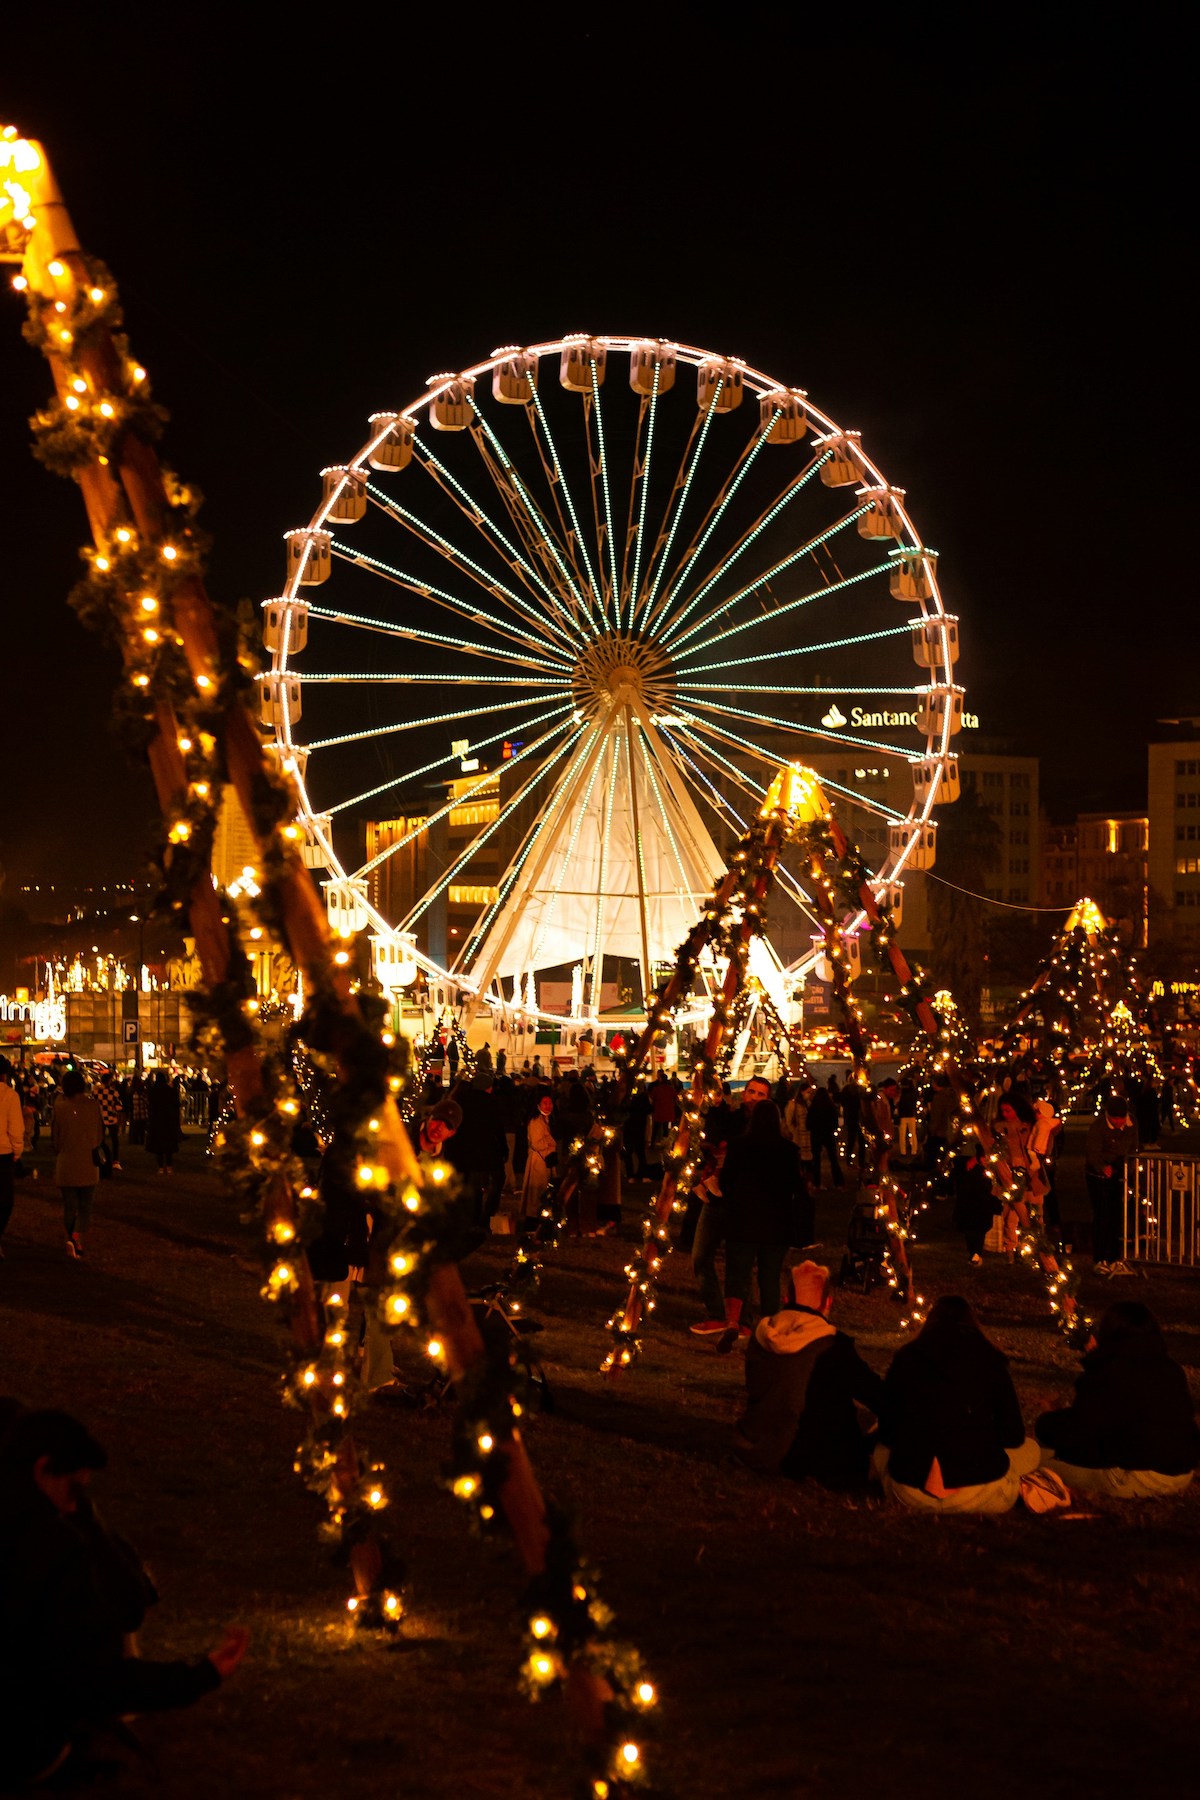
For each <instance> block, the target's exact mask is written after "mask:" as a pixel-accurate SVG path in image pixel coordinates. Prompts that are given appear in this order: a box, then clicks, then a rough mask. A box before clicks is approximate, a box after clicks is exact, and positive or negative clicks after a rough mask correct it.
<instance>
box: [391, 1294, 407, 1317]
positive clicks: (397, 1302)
mask: <svg viewBox="0 0 1200 1800" xmlns="http://www.w3.org/2000/svg"><path fill="white" fill-rule="evenodd" d="M387 1309H388V1311H389V1312H390V1313H391V1314H392V1316H393V1318H396V1319H402V1318H403V1317H404V1315H405V1313H406V1312H407V1311H408V1296H407V1295H406V1294H393V1295H392V1296H391V1298H390V1299H389V1301H388V1303H387Z"/></svg>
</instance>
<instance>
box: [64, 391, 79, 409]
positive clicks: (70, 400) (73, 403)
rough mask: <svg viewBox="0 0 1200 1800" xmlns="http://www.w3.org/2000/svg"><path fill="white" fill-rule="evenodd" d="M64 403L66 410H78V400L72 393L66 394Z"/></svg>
mask: <svg viewBox="0 0 1200 1800" xmlns="http://www.w3.org/2000/svg"><path fill="white" fill-rule="evenodd" d="M64 404H65V406H66V409H67V411H68V412H78V410H79V402H78V400H77V399H76V398H75V396H74V394H68V395H67V398H66V400H65V402H64Z"/></svg>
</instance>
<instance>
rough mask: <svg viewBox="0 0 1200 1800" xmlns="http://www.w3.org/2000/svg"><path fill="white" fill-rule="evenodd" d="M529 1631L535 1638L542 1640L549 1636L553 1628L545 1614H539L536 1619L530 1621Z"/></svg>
mask: <svg viewBox="0 0 1200 1800" xmlns="http://www.w3.org/2000/svg"><path fill="white" fill-rule="evenodd" d="M529 1629H530V1631H532V1633H533V1635H534V1637H535V1638H544V1637H549V1636H550V1633H551V1632H552V1631H553V1630H554V1627H553V1625H552V1624H551V1623H550V1620H549V1619H548V1618H547V1617H546V1615H545V1613H539V1614H538V1616H537V1618H536V1619H530V1621H529Z"/></svg>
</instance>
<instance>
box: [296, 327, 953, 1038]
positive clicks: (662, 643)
mask: <svg viewBox="0 0 1200 1800" xmlns="http://www.w3.org/2000/svg"><path fill="white" fill-rule="evenodd" d="M369 427H370V429H369V436H368V438H367V440H366V442H365V443H364V444H363V445H362V446H361V447H360V448H359V450H358V451H357V452H356V453H355V454H354V455H353V456H352V457H350V458H349V459H348V460H347V461H345V462H344V463H339V464H337V465H336V466H333V467H330V468H327V469H325V470H323V471H322V495H321V501H320V504H319V505H318V506H317V508H316V510H315V512H314V513H313V515H312V517H311V518H310V520H309V522H308V524H307V526H305V527H304V528H302V529H298V530H294V531H290V532H288V533H287V536H286V583H285V586H284V588H283V591H282V593H281V594H280V595H279V596H278V597H277V598H274V599H271V600H268V601H266V602H265V603H264V641H265V644H266V646H267V649H268V650H269V652H270V657H271V666H270V670H269V672H267V673H266V674H265V675H264V676H263V677H262V680H261V708H262V717H263V721H264V723H265V724H266V725H267V727H268V728H269V729H270V730H271V732H272V734H273V736H274V740H275V745H276V750H277V754H278V756H279V758H280V760H281V762H282V763H283V765H284V767H285V768H286V769H287V770H288V771H289V773H291V774H292V775H293V776H294V777H295V779H296V782H297V784H298V787H299V792H300V798H301V812H300V823H301V825H302V827H303V829H304V833H305V840H306V856H307V858H308V860H309V861H310V863H311V865H312V866H313V867H315V868H317V869H322V870H324V871H325V873H326V876H327V882H326V892H327V898H328V903H329V910H330V917H331V920H332V922H333V924H334V927H335V929H340V930H342V931H344V932H351V931H355V932H357V931H361V930H364V929H369V930H370V932H371V934H372V939H373V943H374V945H375V963H376V966H377V968H382V969H385V970H386V967H387V961H386V954H385V952H384V950H383V948H382V944H383V943H385V942H386V940H387V939H388V938H389V936H392V935H394V934H399V935H397V946H398V948H397V951H396V955H397V957H398V958H399V957H401V949H400V947H399V946H400V945H401V944H402V959H403V961H404V963H405V965H406V966H407V964H408V962H409V961H410V960H412V961H415V962H416V964H417V966H418V967H419V968H420V969H421V970H422V971H423V972H424V975H425V978H426V984H427V985H426V990H425V992H426V996H427V1005H428V1006H429V1007H430V1008H431V1009H432V1010H434V1011H435V1012H436V1011H437V1010H440V1009H441V1008H443V1007H446V1008H450V1009H459V1010H460V1011H461V1012H462V1013H463V1014H464V1015H465V1016H466V1018H467V1019H468V1021H469V1020H470V1019H471V1018H472V1017H474V1016H476V1015H478V1014H480V1013H485V1014H490V1015H491V1020H490V1021H489V1023H494V1022H495V1021H496V1019H497V1016H499V1017H500V1018H503V1019H504V1020H505V1021H506V1022H507V1023H508V1024H509V1025H510V1026H511V1025H512V1024H513V1023H520V1022H522V1021H523V1022H525V1023H528V1021H529V1020H531V1019H532V1020H540V1021H542V1022H547V1023H552V1024H557V1025H559V1026H562V1027H566V1028H569V1030H571V1031H573V1032H575V1033H578V1032H579V1031H580V1030H581V1029H583V1028H585V1027H588V1026H603V1025H604V1024H605V1023H606V1014H607V1015H608V1018H607V1022H611V1023H615V1022H616V1019H615V1017H614V1016H613V1013H612V1011H611V1001H612V993H613V987H614V983H613V982H612V981H611V980H609V979H608V974H609V971H611V970H613V969H614V968H616V967H621V968H624V969H625V970H628V969H629V968H630V967H631V966H633V967H636V968H637V969H638V970H639V971H640V987H641V992H642V994H643V995H645V994H648V993H650V992H652V991H653V988H654V985H655V971H656V970H657V969H659V968H661V966H662V965H663V964H665V963H669V962H670V960H671V958H672V957H673V954H674V950H675V946H676V945H677V944H678V943H679V942H680V940H681V939H682V938H683V937H684V936H685V935H686V933H687V932H688V930H689V929H690V927H691V925H692V923H693V921H694V919H695V917H696V914H697V910H698V909H699V908H701V907H702V906H703V904H704V902H705V899H706V897H707V896H708V894H709V893H710V891H711V888H712V884H713V880H714V878H715V877H716V876H717V875H718V874H719V873H720V872H721V871H722V870H723V868H724V866H725V863H724V857H725V855H726V854H727V853H728V852H729V850H730V848H731V846H732V845H733V844H734V843H735V842H736V841H737V839H738V838H739V836H740V835H741V834H742V832H743V831H744V829H745V825H746V820H747V819H748V818H749V817H750V816H751V815H752V814H753V813H754V812H755V811H756V809H757V808H758V807H759V806H760V805H761V803H762V799H763V795H764V793H765V791H766V782H767V781H768V780H769V779H770V774H771V772H772V771H773V770H774V769H775V768H777V767H778V764H779V760H780V757H779V749H778V744H779V740H780V737H781V734H782V736H783V737H784V738H785V739H786V740H787V741H788V742H790V743H791V744H792V745H794V754H795V756H796V758H797V759H798V760H802V759H803V758H804V756H805V755H806V753H808V752H809V751H810V750H814V749H817V748H819V747H820V746H821V745H823V744H824V745H836V746H839V748H840V747H841V746H847V747H848V755H849V759H850V760H851V761H869V760H870V755H869V753H871V752H876V753H878V754H879V755H883V754H885V753H889V754H891V755H892V756H893V757H900V758H902V759H904V761H906V762H907V764H908V765H909V766H910V768H911V775H912V780H911V785H910V786H909V787H908V791H907V792H902V793H899V794H896V795H889V796H888V798H887V799H886V800H884V799H881V798H880V796H879V795H878V793H877V792H875V791H870V792H868V791H867V784H866V783H865V782H860V781H859V780H858V777H859V776H860V775H861V774H862V771H861V770H855V769H848V770H847V771H846V779H845V780H844V781H839V780H837V779H834V778H831V777H830V776H823V777H822V779H823V780H824V782H825V785H826V786H827V787H828V789H829V790H830V793H831V795H832V797H833V798H835V799H836V801H837V804H838V809H839V813H840V815H841V817H842V818H843V819H844V821H845V823H846V828H847V831H848V832H849V834H850V835H851V836H860V837H861V836H863V835H864V833H863V831H862V829H861V827H862V826H863V825H864V824H870V825H873V826H874V827H875V836H876V839H877V840H880V839H881V841H882V843H883V845H884V848H883V849H882V850H881V852H880V854H879V857H878V859H877V865H876V864H875V863H873V865H872V866H873V867H875V870H876V874H877V878H878V886H879V891H880V893H881V894H882V895H883V896H884V897H885V898H886V899H887V900H888V901H889V903H890V904H891V905H892V906H893V907H894V908H895V907H898V905H899V902H900V897H901V889H902V884H903V877H904V874H905V872H906V871H907V870H910V869H919V868H920V869H924V868H928V867H930V866H931V864H932V862H933V858H934V851H935V825H934V821H933V810H934V806H935V802H945V801H948V800H953V799H955V798H957V795H958V788H959V775H958V763H957V758H956V756H955V755H954V752H953V748H952V746H953V743H954V740H955V738H956V736H957V733H958V732H959V730H960V728H961V726H962V723H963V690H962V689H961V687H959V686H957V685H956V683H955V679H954V668H955V663H956V661H957V658H958V624H957V620H956V619H955V618H953V617H952V616H950V615H948V614H947V613H946V612H945V610H944V608H943V605H942V600H941V596H940V593H939V589H938V581H937V569H936V561H937V559H936V553H935V552H933V551H932V550H929V549H928V548H927V547H926V546H925V545H924V544H923V542H922V539H921V537H920V535H919V533H918V531H917V529H916V527H915V525H914V524H913V521H912V519H911V517H910V514H909V512H908V509H907V506H906V503H905V498H904V493H903V490H901V489H898V488H895V487H893V486H892V485H891V484H890V483H889V481H888V480H887V478H886V477H885V475H884V474H883V472H882V471H881V470H880V469H879V468H878V467H877V465H876V464H875V463H874V462H873V461H872V460H871V459H870V458H869V456H868V455H867V453H866V452H865V451H864V449H863V447H862V444H861V441H860V438H859V436H858V434H857V433H854V432H847V431H844V430H842V429H841V427H840V426H839V425H837V424H836V422H835V421H834V420H833V419H832V418H830V417H829V416H828V415H827V414H826V413H824V412H823V411H821V410H820V409H819V408H818V407H817V406H815V405H814V404H813V403H812V401H810V400H809V398H808V396H807V394H806V393H805V392H804V391H803V390H800V389H796V388H790V387H786V386H783V385H781V384H780V383H779V382H777V381H774V380H773V379H771V378H770V377H768V376H766V375H764V374H761V373H760V372H759V371H758V370H755V369H752V368H749V367H748V366H747V365H746V364H744V363H742V362H740V361H737V360H736V359H730V358H727V357H721V356H716V355H713V354H710V353H709V352H706V351H703V350H699V349H695V348H692V347H689V346H686V345H681V344H675V343H669V342H666V341H663V340H656V339H643V338H630V337H591V336H586V335H582V334H577V335H572V336H568V337H565V338H562V339H556V340H554V341H552V342H548V343H541V344H535V345H532V346H529V347H526V348H515V347H507V348H504V349H501V350H498V351H496V352H494V353H493V354H492V356H491V357H489V358H488V359H487V360H485V361H483V362H480V363H477V364H475V365H474V366H473V367H470V368H468V369H465V370H463V371H461V372H459V373H456V374H447V375H439V376H435V377H433V378H432V379H431V380H430V382H429V383H428V384H427V391H426V392H425V393H424V394H423V395H422V396H421V397H420V398H418V399H416V400H414V401H413V402H412V403H411V404H410V405H408V406H406V407H404V408H402V409H400V410H397V411H388V412H380V413H375V414H373V415H372V416H371V419H370V422H369ZM839 702H840V703H841V704H840V705H839ZM855 704H857V705H860V706H861V705H863V704H865V705H866V706H869V707H872V708H874V709H877V710H874V711H872V712H871V713H870V714H869V715H867V716H869V717H871V718H872V720H884V721H891V720H895V721H896V723H895V724H894V725H892V724H890V723H884V724H882V725H878V724H873V725H872V726H871V727H862V728H859V729H854V728H851V729H849V730H847V729H846V724H847V713H848V709H849V708H850V707H851V706H852V705H855ZM859 716H863V715H861V714H860V715H859ZM464 734H466V735H464ZM409 745H411V746H413V748H412V749H411V750H409V749H408V748H406V746H409ZM368 756H370V757H373V758H378V759H379V760H377V761H375V762H373V763H372V764H368V763H367V761H366V760H365V759H366V758H367V757H368ZM380 761H382V762H383V765H384V766H383V769H382V770H381V769H380ZM381 774H382V779H381V778H380V776H381ZM897 785H901V784H897ZM389 808H391V809H392V810H393V811H394V812H396V813H398V814H399V815H400V816H399V817H397V818H394V819H391V820H389V821H388V824H387V828H386V829H384V828H383V827H381V826H379V825H377V824H369V825H368V826H367V831H368V834H369V836H370V841H371V842H372V843H373V844H374V845H376V846H377V847H375V848H374V849H373V850H369V851H368V853H367V854H366V856H365V859H364V856H363V853H362V852H361V850H360V849H359V844H360V842H361V838H360V833H361V830H362V824H363V821H364V818H365V816H366V813H367V811H368V809H369V810H370V811H371V813H372V815H373V817H376V818H377V817H378V815H379V814H380V812H381V810H382V811H383V812H384V813H385V814H386V813H387V811H388V809H389ZM439 833H440V834H441V836H440V838H439V836H438V834H439ZM448 833H452V835H450V836H448V835H447V834H448ZM811 879H812V876H811V870H810V869H809V868H808V867H807V865H806V864H805V862H804V859H803V857H802V856H800V855H799V854H798V853H797V854H796V855H795V856H794V857H793V859H792V861H791V862H790V863H789V862H788V860H786V859H785V860H783V861H782V862H781V865H780V869H779V890H778V893H779V898H777V900H776V902H775V905H774V908H773V942H774V946H775V947H774V948H772V947H771V945H767V944H763V945H761V946H759V947H758V949H757V950H756V966H755V971H754V972H755V974H756V975H757V976H758V978H759V980H760V981H761V982H762V984H763V987H764V989H765V990H766V991H767V992H769V993H770V994H771V996H772V998H773V999H774V1000H775V1001H776V1002H777V1004H778V1005H779V1008H780V1010H781V1012H783V1013H785V1014H788V1013H790V1010H791V1009H790V996H791V994H792V993H793V992H794V991H795V988H796V986H797V985H798V983H799V982H800V981H801V980H802V978H803V975H804V973H805V971H806V970H807V969H809V968H811V967H812V966H813V962H814V957H815V952H814V950H813V948H812V937H813V934H814V932H816V931H819V929H820V920H819V918H818V917H817V916H816V913H815V911H814V908H813V906H812V903H811V899H810V890H809V887H808V885H807V884H808V883H809V882H810V881H811ZM448 906H450V907H454V906H458V907H459V908H460V909H461V908H465V909H466V910H465V911H462V910H460V912H459V913H458V914H456V915H454V916H455V917H456V918H457V919H459V920H461V929H460V927H459V925H458V924H455V925H453V926H452V927H451V928H450V929H449V931H447V929H446V926H445V919H446V916H447V913H446V909H447V907H448ZM439 921H441V922H440V923H439ZM847 923H848V925H850V926H851V927H852V926H853V923H854V921H853V919H850V920H848V921H847ZM452 938H453V939H455V940H457V941H455V942H451V939H452ZM555 971H557V973H558V979H559V980H560V981H561V982H562V984H563V985H562V988H561V989H560V991H561V992H562V993H563V994H564V1000H563V1002H562V1003H561V1004H559V1005H558V1006H556V1007H547V1006H546V1005H545V1004H544V1003H543V996H542V993H541V989H542V988H543V986H544V985H545V982H546V980H547V978H548V977H549V976H550V975H551V974H552V973H553V972H555ZM717 981H719V971H717V970H709V971H706V987H707V989H708V990H709V991H711V989H712V987H713V986H714V985H715V984H716V983H717ZM606 982H607V994H606ZM568 984H569V994H570V998H569V999H566V997H565V996H566V993H567V991H568ZM630 985H632V984H630ZM705 1010H706V1000H705V996H704V995H703V994H701V995H700V996H698V997H697V1002H696V1014H697V1016H699V1015H700V1014H701V1013H702V1012H704V1011H705ZM482 1022H483V1021H481V1023H482ZM624 1022H625V1023H626V1024H627V1023H628V1013H627V1012H626V1014H625V1015H624Z"/></svg>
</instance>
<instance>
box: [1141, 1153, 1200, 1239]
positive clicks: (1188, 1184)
mask: <svg viewBox="0 0 1200 1800" xmlns="http://www.w3.org/2000/svg"><path fill="white" fill-rule="evenodd" d="M1125 1255H1126V1256H1127V1257H1130V1258H1132V1259H1133V1260H1134V1261H1135V1262H1161V1263H1176V1264H1178V1265H1179V1266H1180V1267H1183V1268H1195V1267H1196V1266H1197V1264H1200V1156H1178V1155H1176V1154H1175V1153H1174V1152H1172V1151H1170V1150H1143V1151H1142V1152H1141V1153H1140V1154H1139V1155H1138V1156H1135V1157H1132V1158H1131V1159H1130V1161H1129V1162H1127V1163H1126V1165H1125Z"/></svg>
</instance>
